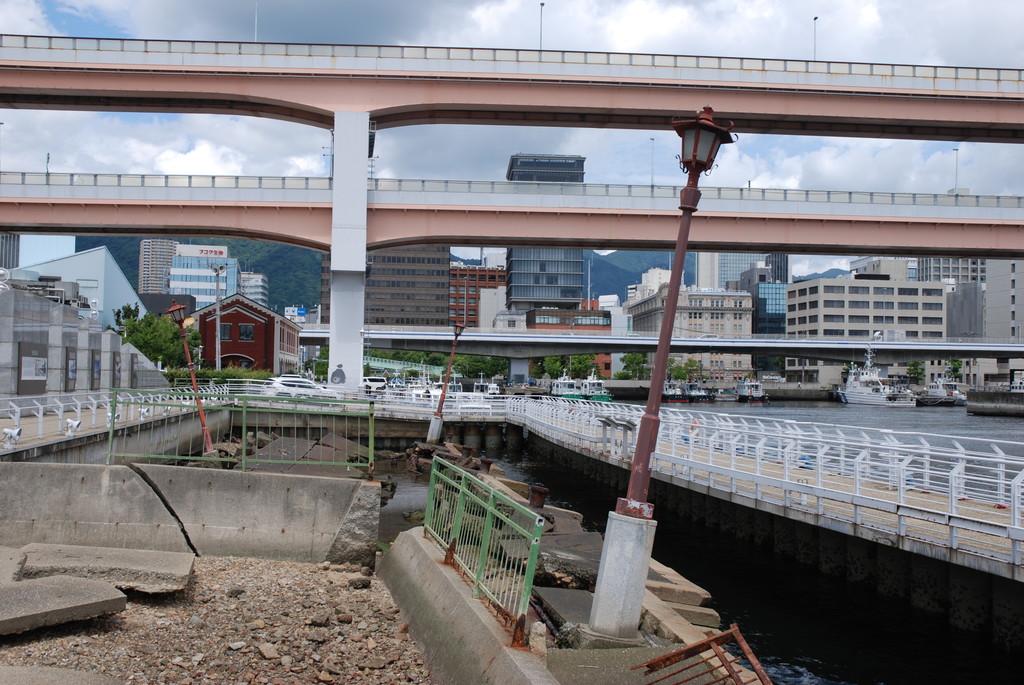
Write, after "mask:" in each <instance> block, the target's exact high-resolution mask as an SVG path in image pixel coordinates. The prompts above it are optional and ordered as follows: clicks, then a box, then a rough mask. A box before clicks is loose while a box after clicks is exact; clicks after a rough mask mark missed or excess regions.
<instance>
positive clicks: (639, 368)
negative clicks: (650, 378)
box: [620, 352, 647, 380]
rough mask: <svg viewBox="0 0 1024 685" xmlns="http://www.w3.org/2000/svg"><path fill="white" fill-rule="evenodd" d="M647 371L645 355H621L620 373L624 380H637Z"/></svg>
mask: <svg viewBox="0 0 1024 685" xmlns="http://www.w3.org/2000/svg"><path fill="white" fill-rule="evenodd" d="M646 370H647V355H646V354H644V353H643V352H627V353H626V354H624V355H622V372H620V373H625V374H626V378H632V379H634V380H639V379H641V378H643V376H644V374H645V371H646Z"/></svg>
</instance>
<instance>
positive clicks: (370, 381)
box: [363, 376, 388, 393]
mask: <svg viewBox="0 0 1024 685" xmlns="http://www.w3.org/2000/svg"><path fill="white" fill-rule="evenodd" d="M387 387H388V379H387V378H385V377H384V376H363V390H365V391H366V392H370V393H374V392H380V391H382V390H385V389H386V388H387Z"/></svg>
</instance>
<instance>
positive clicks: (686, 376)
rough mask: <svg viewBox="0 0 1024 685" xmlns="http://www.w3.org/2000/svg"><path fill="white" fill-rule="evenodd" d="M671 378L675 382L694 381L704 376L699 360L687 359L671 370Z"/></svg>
mask: <svg viewBox="0 0 1024 685" xmlns="http://www.w3.org/2000/svg"><path fill="white" fill-rule="evenodd" d="M673 371H674V372H675V373H673V376H672V377H673V378H675V379H677V380H686V381H695V380H699V379H700V378H702V377H703V376H704V369H702V368H701V365H700V360H698V359H696V358H694V357H687V359H686V361H684V362H683V363H682V364H681V365H680V366H679V367H678V368H676V369H674V370H673Z"/></svg>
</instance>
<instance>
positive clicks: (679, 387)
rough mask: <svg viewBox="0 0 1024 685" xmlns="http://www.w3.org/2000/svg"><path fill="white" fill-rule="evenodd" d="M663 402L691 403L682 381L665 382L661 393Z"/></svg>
mask: <svg viewBox="0 0 1024 685" xmlns="http://www.w3.org/2000/svg"><path fill="white" fill-rule="evenodd" d="M661 401H662V402H674V403H677V404H682V403H686V402H689V401H690V397H689V396H688V395H687V394H686V384H685V383H683V382H682V381H665V385H664V387H663V388H662V391H661Z"/></svg>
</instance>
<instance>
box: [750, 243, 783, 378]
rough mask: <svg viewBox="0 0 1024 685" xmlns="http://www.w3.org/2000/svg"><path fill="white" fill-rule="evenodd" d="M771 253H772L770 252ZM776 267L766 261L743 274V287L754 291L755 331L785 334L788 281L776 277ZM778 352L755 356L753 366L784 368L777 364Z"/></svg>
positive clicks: (773, 369)
mask: <svg viewBox="0 0 1024 685" xmlns="http://www.w3.org/2000/svg"><path fill="white" fill-rule="evenodd" d="M769 256H771V255H769ZM774 276H775V269H773V268H772V267H770V266H768V265H765V264H764V263H763V262H762V263H759V264H758V266H756V267H754V268H752V269H748V270H746V271H744V272H743V273H742V274H740V281H739V290H742V291H744V292H748V293H750V297H751V301H752V303H753V308H754V316H753V319H752V322H751V331H752V332H753V333H754V334H755V335H785V333H786V287H787V284H786V282H785V281H781V282H780V281H775V280H773V279H774ZM775 359H776V357H775V355H770V356H765V355H759V356H755V357H754V359H753V366H754V368H756V369H757V370H758V371H781V369H777V368H776V362H775Z"/></svg>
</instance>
